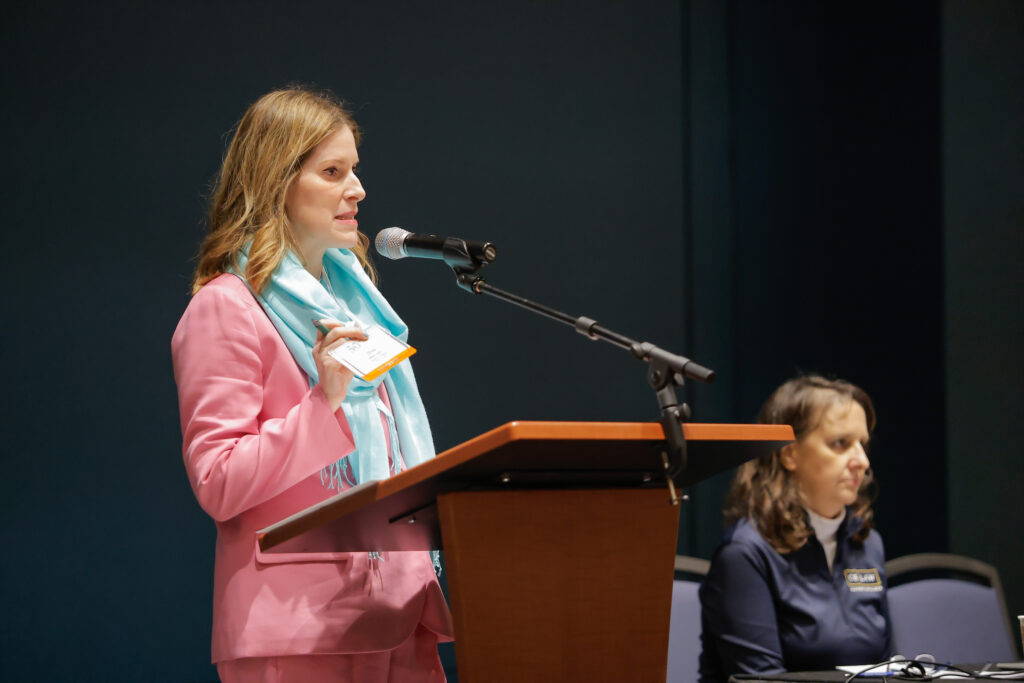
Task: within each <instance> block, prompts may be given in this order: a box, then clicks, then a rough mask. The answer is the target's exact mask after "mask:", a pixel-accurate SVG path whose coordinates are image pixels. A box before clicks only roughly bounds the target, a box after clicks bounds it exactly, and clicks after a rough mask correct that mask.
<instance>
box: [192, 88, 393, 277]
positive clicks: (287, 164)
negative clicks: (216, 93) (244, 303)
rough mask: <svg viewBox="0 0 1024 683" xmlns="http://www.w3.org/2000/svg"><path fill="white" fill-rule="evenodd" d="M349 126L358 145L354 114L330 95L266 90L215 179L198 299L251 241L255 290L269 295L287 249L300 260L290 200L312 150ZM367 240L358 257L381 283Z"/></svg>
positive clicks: (249, 273) (250, 264)
mask: <svg viewBox="0 0 1024 683" xmlns="http://www.w3.org/2000/svg"><path fill="white" fill-rule="evenodd" d="M346 126H347V127H348V128H349V129H351V131H352V133H353V135H354V136H355V138H356V143H357V144H358V143H359V127H358V126H356V123H355V121H354V120H353V119H352V115H351V114H350V113H349V112H348V111H347V110H346V109H345V107H344V106H343V105H342V104H341V102H340V101H338V100H337V99H336V98H335V97H334V96H333V95H332V94H331V93H329V92H326V91H323V92H321V91H315V90H312V89H308V88H304V87H289V88H285V89H282V90H275V91H274V92H270V93H267V94H266V95H264V96H263V97H261V98H260V99H258V100H257V101H256V102H255V103H253V104H252V106H250V107H249V109H248V110H247V111H246V112H245V115H244V116H242V120H241V121H239V122H238V125H237V126H236V128H235V134H234V136H233V138H232V139H231V144H230V145H229V146H228V150H227V153H226V154H225V155H224V161H223V163H222V164H221V168H220V173H219V174H218V176H217V181H216V186H215V189H214V192H213V196H212V198H211V200H210V213H209V228H210V231H209V233H208V234H207V236H206V238H205V239H204V240H203V243H202V246H201V247H200V248H199V255H198V258H197V261H198V263H197V265H196V272H195V275H194V276H193V278H192V293H193V294H195V293H196V292H198V291H199V290H200V288H202V286H203V285H205V284H206V283H207V282H209V281H210V280H212V279H213V278H215V277H217V276H218V275H220V274H221V273H224V272H226V271H228V270H229V269H231V268H234V267H237V265H238V261H237V259H238V254H239V252H240V251H241V249H242V247H243V246H244V245H245V243H246V242H249V241H250V240H251V241H252V245H251V246H250V247H249V260H248V262H247V263H246V266H245V277H246V279H247V280H248V281H249V285H250V286H251V287H252V288H253V290H254V291H255V292H256V293H260V292H262V291H263V288H264V287H265V286H266V284H267V282H268V281H269V280H270V276H271V274H272V273H273V272H274V269H275V268H277V266H278V264H279V263H281V259H283V258H284V256H285V254H286V253H287V252H288V251H289V250H290V251H293V252H295V254H296V255H297V256H299V258H300V260H301V258H302V256H301V254H300V253H299V250H298V249H297V248H296V245H295V240H294V237H293V232H292V226H291V223H290V221H289V220H288V215H287V213H286V212H285V196H286V194H287V191H288V188H289V187H290V186H291V184H292V183H293V182H295V179H296V178H297V177H298V175H299V170H300V168H301V166H302V163H303V162H304V161H305V160H306V157H308V156H309V154H310V152H312V151H313V149H314V148H315V147H316V146H317V145H319V144H320V143H321V142H322V141H323V140H324V139H325V138H327V137H328V136H330V135H331V134H332V133H334V132H335V131H337V130H339V129H340V128H342V127H346ZM369 243H370V240H369V239H368V238H367V237H366V235H364V234H362V233H359V244H357V245H356V246H355V247H353V248H352V253H354V254H355V255H356V257H357V258H358V259H359V262H360V263H361V264H362V266H363V268H364V269H365V270H366V271H367V273H368V274H369V275H370V278H371V279H372V280H374V281H376V272H375V271H374V268H373V264H371V263H370V260H369V257H368V256H367V253H368V248H369Z"/></svg>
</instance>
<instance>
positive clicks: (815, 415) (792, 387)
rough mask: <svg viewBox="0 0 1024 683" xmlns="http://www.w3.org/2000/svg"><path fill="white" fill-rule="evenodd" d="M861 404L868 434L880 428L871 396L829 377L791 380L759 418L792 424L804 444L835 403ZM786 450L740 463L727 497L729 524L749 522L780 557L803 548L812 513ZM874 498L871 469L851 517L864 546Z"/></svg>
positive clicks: (854, 538)
mask: <svg viewBox="0 0 1024 683" xmlns="http://www.w3.org/2000/svg"><path fill="white" fill-rule="evenodd" d="M837 400H838V401H856V402H857V403H859V404H860V405H861V407H862V408H864V415H865V416H866V418H867V427H868V433H871V432H873V431H874V429H875V407H874V405H873V404H872V403H871V398H870V397H869V396H868V395H867V393H866V392H865V391H864V390H863V389H861V388H860V387H858V386H856V385H855V384H851V383H850V382H846V381H843V380H839V379H837V380H830V379H825V378H824V377H822V376H820V375H804V376H802V377H797V378H795V379H791V380H789V381H788V382H786V383H785V384H783V385H782V386H780V387H779V388H778V389H776V390H775V391H774V392H773V393H772V395H771V396H769V397H768V400H767V401H765V404H764V405H763V406H762V407H761V412H760V414H758V416H757V421H758V422H759V423H761V424H787V425H789V426H791V427H792V428H793V434H794V435H795V436H796V438H797V440H798V441H799V440H800V439H801V438H803V437H804V436H805V435H806V434H808V433H810V432H812V431H814V430H815V429H816V428H817V427H818V425H819V424H820V423H821V419H822V416H823V413H824V412H825V408H826V407H828V406H829V405H831V404H833V403H835V402H836V401H837ZM781 452H782V451H781V450H777V451H774V452H772V453H769V454H768V455H764V456H761V457H760V458H758V459H757V460H750V461H748V462H745V463H743V464H742V465H740V467H739V469H738V470H737V471H736V476H735V478H734V479H733V481H732V487H731V488H730V490H729V494H728V496H727V497H726V501H725V507H724V510H723V512H724V514H725V524H726V526H731V525H732V524H735V523H736V522H738V521H739V520H741V519H744V518H750V519H751V520H752V521H753V522H754V523H755V524H756V525H757V530H758V531H759V532H760V533H761V536H762V537H763V538H764V539H765V540H766V541H768V543H770V544H771V546H772V547H773V548H775V550H777V551H778V552H779V553H782V554H785V553H789V552H792V551H794V550H799V549H800V548H801V547H803V545H804V543H806V542H807V539H808V538H809V537H810V535H811V530H810V529H809V528H808V523H807V514H806V512H805V511H804V507H803V503H802V500H801V498H800V491H799V489H798V487H797V482H796V481H794V479H793V475H792V474H791V473H790V471H789V470H787V469H786V468H785V467H783V466H782V463H781V461H780V454H781ZM874 497H875V485H874V477H873V476H872V474H871V470H868V471H867V472H866V473H865V475H864V480H863V481H862V482H861V487H860V490H859V491H858V493H857V500H856V502H855V503H854V504H853V506H852V510H851V512H852V514H853V516H854V517H856V518H858V519H859V520H860V528H859V529H857V530H856V531H855V532H854V533H853V534H852V535H851V539H852V540H854V541H856V542H858V543H861V542H863V541H864V539H865V538H867V536H868V534H869V533H871V525H872V521H873V519H874V511H873V510H872V509H871V502H872V501H873V500H874Z"/></svg>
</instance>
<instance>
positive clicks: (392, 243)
mask: <svg viewBox="0 0 1024 683" xmlns="http://www.w3.org/2000/svg"><path fill="white" fill-rule="evenodd" d="M411 234H412V233H410V232H409V231H408V230H402V229H401V228H385V229H383V230H381V231H380V232H378V233H377V238H376V239H375V240H374V241H373V246H375V247H376V248H377V253H378V254H380V255H381V256H384V257H385V258H389V259H400V258H405V257H406V256H408V254H406V253H405V236H406V235H411Z"/></svg>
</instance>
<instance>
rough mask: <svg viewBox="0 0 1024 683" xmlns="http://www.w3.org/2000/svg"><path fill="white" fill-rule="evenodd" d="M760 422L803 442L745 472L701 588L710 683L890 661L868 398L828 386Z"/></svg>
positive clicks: (788, 401) (778, 400) (793, 398)
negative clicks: (782, 427)
mask: <svg viewBox="0 0 1024 683" xmlns="http://www.w3.org/2000/svg"><path fill="white" fill-rule="evenodd" d="M758 421H759V422H762V423H768V424H788V425H790V426H792V427H793V432H794V434H795V436H796V441H795V442H793V443H791V444H788V445H787V446H785V447H784V448H782V449H781V450H778V451H776V452H774V453H771V454H770V455H766V456H764V457H762V458H760V459H758V460H753V461H750V462H748V463H745V464H744V465H742V466H741V467H740V468H739V471H738V472H737V474H736V478H735V479H734V481H733V484H732V489H731V490H730V492H729V497H728V499H727V501H726V506H725V518H726V524H727V525H730V526H729V528H728V530H727V531H726V533H725V539H724V541H723V543H722V545H721V546H719V548H718V550H716V551H715V554H714V556H713V557H712V560H711V568H710V570H709V572H708V576H707V578H706V580H705V582H704V584H703V586H702V587H701V590H700V599H701V605H702V627H703V629H702V630H703V632H702V635H701V639H702V641H703V645H704V648H703V652H702V653H701V659H700V673H701V680H702V681H722V682H723V683H724V681H727V680H728V679H729V676H731V675H732V674H734V673H773V672H779V671H786V670H788V671H820V670H825V669H831V668H833V667H835V666H837V665H844V664H871V663H874V662H878V661H882V660H884V659H886V658H887V657H889V655H890V650H891V644H890V640H891V639H890V627H889V610H888V605H887V603H886V598H885V571H884V562H885V553H884V550H883V548H882V539H881V538H880V537H879V535H878V533H877V532H876V531H874V530H872V526H871V522H872V517H873V513H872V510H871V505H870V502H871V501H870V497H869V495H868V490H869V485H870V484H871V480H872V478H871V471H870V469H869V465H870V463H869V462H868V456H867V452H866V451H867V446H868V439H869V436H870V434H871V432H872V430H873V429H874V427H875V410H874V407H873V406H872V403H871V399H870V398H869V397H868V395H867V394H866V393H864V391H863V390H861V389H860V388H858V387H856V386H854V385H853V384H850V383H849V382H844V381H839V380H836V381H831V380H827V379H825V378H823V377H819V376H814V375H810V376H805V377H799V378H797V379H793V380H790V381H788V382H786V383H785V384H783V385H782V386H781V387H779V388H778V389H776V390H775V392H774V393H773V394H772V395H771V397H769V399H768V401H767V402H766V403H765V405H764V406H763V407H762V408H761V413H760V415H759V417H758Z"/></svg>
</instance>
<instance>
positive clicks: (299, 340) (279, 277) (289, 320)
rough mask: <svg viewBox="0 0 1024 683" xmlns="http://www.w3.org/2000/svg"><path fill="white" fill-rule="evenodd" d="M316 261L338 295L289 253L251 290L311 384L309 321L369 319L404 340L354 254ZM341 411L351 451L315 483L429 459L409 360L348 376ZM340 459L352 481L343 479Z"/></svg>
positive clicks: (332, 483) (363, 478) (369, 475)
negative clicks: (384, 395) (258, 289)
mask: <svg viewBox="0 0 1024 683" xmlns="http://www.w3.org/2000/svg"><path fill="white" fill-rule="evenodd" d="M248 255H249V245H246V246H245V248H243V249H242V252H241V253H240V254H239V255H238V270H237V272H235V275H239V277H242V280H243V281H245V278H244V277H243V276H242V275H240V274H241V273H245V264H246V263H247V262H248ZM323 266H324V272H325V274H326V277H327V278H329V282H330V286H331V288H332V289H333V291H334V294H335V295H336V297H337V298H335V296H332V295H331V294H330V293H329V292H328V291H327V289H325V288H324V286H323V285H322V284H321V283H320V281H318V280H317V279H316V278H315V277H313V276H312V275H310V274H309V271H307V270H306V269H305V268H304V267H303V266H302V264H301V263H300V262H299V260H298V258H297V257H296V256H295V254H293V253H292V252H290V251H289V252H288V254H287V255H286V256H285V258H284V259H283V260H282V261H281V263H280V265H278V267H277V268H276V269H275V270H274V272H273V274H272V275H271V277H270V281H269V282H268V283H267V285H266V286H265V287H264V288H263V292H262V293H260V294H258V295H256V299H257V300H258V301H259V302H260V304H261V305H262V306H263V310H265V311H266V312H267V315H268V316H269V317H270V320H271V322H273V323H274V327H276V328H277V331H278V333H279V334H280V335H281V338H282V339H284V343H285V344H287V345H288V350H289V351H291V352H292V356H293V357H294V358H295V360H296V362H298V364H299V366H300V367H301V368H302V369H303V370H304V371H305V372H306V375H308V377H309V384H310V386H313V385H315V384H316V383H317V382H318V381H319V376H318V374H317V370H316V363H315V362H314V361H313V344H314V342H316V328H315V327H314V326H313V322H312V319H313V318H316V319H320V318H330V319H332V320H338V321H340V322H343V323H347V322H352V321H358V322H359V323H360V324H361V325H362V326H363V327H364V328H365V327H368V326H370V325H375V324H376V325H380V326H381V327H383V328H384V329H385V330H387V331H388V332H390V333H391V334H392V335H394V336H395V337H397V338H399V339H401V340H402V341H406V340H407V339H408V337H409V328H408V327H407V326H406V324H405V323H404V322H402V319H401V318H399V317H398V314H397V313H395V311H394V309H392V308H391V306H390V304H388V302H387V301H386V300H385V299H384V295H382V294H381V293H380V291H379V290H378V289H377V287H376V286H374V284H373V282H371V281H370V278H369V276H367V274H366V272H365V271H364V270H363V267H362V265H361V264H360V263H359V259H357V258H356V256H355V254H353V253H352V252H350V251H349V250H347V249H328V250H327V251H326V253H325V254H324V258H323ZM381 382H384V386H385V387H386V388H387V392H388V399H389V400H390V402H391V408H392V410H390V411H389V410H388V409H387V406H386V404H385V403H384V402H383V401H382V400H381V398H380V394H379V390H378V388H379V386H380V383H381ZM342 409H343V410H344V412H345V417H346V418H348V424H349V427H350V428H351V430H352V436H353V440H354V441H355V444H356V449H355V450H354V451H353V452H352V453H350V454H349V455H348V456H346V457H344V458H341V459H339V460H338V461H337V462H335V463H333V464H332V465H330V466H328V467H325V468H324V469H322V470H321V472H320V480H321V482H323V484H324V485H325V486H327V488H332V489H333V488H335V487H337V488H338V490H341V489H342V488H343V484H345V485H349V486H352V485H355V484H361V483H363V482H367V481H375V480H378V479H386V478H388V477H389V476H390V475H391V474H393V473H397V472H398V470H399V468H400V467H401V462H402V460H403V459H404V460H405V464H406V466H407V467H413V466H415V465H418V464H420V463H422V462H425V461H426V460H429V459H430V458H433V457H434V440H433V437H432V436H431V433H430V424H429V423H428V422H427V413H426V411H425V410H424V409H423V401H422V400H421V399H420V392H419V389H418V388H417V387H416V378H415V377H414V376H413V373H412V366H411V365H410V363H409V361H407V360H406V361H403V362H401V363H399V364H398V365H396V366H395V367H393V368H392V369H391V370H390V371H389V372H386V373H384V374H383V375H381V376H379V377H377V378H375V379H374V380H373V381H370V382H366V381H364V380H362V379H359V378H358V377H354V378H353V379H352V382H351V383H350V384H349V386H348V394H347V395H346V396H345V400H344V402H343V403H342ZM382 414H383V415H384V416H385V418H386V422H387V425H388V431H389V432H390V438H391V444H392V453H393V458H392V460H393V462H392V466H391V468H389V467H388V449H387V441H386V440H385V438H384V433H383V430H382V429H381V415H382ZM399 448H401V451H399ZM346 461H347V464H348V466H350V467H351V472H352V473H353V474H354V476H355V481H352V480H351V478H350V477H349V474H348V472H349V468H348V467H346Z"/></svg>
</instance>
